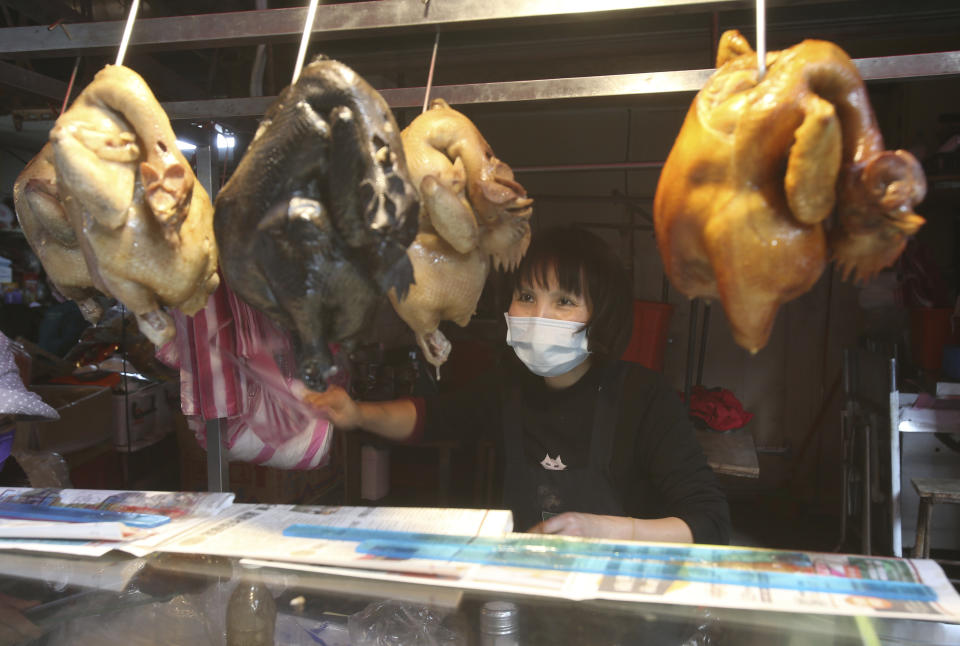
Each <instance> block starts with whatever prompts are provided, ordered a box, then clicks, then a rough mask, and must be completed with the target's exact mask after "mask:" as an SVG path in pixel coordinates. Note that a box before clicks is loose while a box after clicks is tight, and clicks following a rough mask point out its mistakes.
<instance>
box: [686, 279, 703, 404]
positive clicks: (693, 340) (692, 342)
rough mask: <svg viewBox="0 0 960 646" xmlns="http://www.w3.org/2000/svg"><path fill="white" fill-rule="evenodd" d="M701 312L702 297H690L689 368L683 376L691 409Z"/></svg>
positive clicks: (687, 400)
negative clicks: (698, 320) (695, 352)
mask: <svg viewBox="0 0 960 646" xmlns="http://www.w3.org/2000/svg"><path fill="white" fill-rule="evenodd" d="M699 312H700V299H699V298H691V299H690V323H689V327H688V329H687V370H686V372H685V373H684V377H683V401H684V404H686V406H687V410H688V411H689V410H690V382H691V381H692V380H693V351H694V348H695V347H696V344H697V316H698V315H699Z"/></svg>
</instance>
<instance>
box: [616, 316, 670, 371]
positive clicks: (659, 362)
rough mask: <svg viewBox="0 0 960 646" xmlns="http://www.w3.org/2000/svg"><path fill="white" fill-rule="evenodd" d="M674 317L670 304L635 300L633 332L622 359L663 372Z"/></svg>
mask: <svg viewBox="0 0 960 646" xmlns="http://www.w3.org/2000/svg"><path fill="white" fill-rule="evenodd" d="M672 315H673V305H671V304H669V303H658V302H654V301H641V300H635V301H634V302H633V332H632V334H631V335H630V343H628V344H627V349H626V350H625V351H624V353H623V357H622V359H623V360H624V361H633V362H635V363H639V364H640V365H643V366H646V367H647V368H650V369H651V370H656V371H657V372H662V371H663V353H664V349H665V348H666V346H667V333H668V332H669V331H670V317H671V316H672Z"/></svg>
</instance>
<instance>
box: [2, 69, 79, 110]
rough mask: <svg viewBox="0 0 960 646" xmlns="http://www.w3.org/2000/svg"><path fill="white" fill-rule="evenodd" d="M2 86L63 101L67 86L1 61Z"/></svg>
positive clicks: (61, 82)
mask: <svg viewBox="0 0 960 646" xmlns="http://www.w3.org/2000/svg"><path fill="white" fill-rule="evenodd" d="M0 85H5V86H7V87H12V88H16V89H17V90H22V91H25V92H30V93H32V94H37V95H39V96H44V97H47V98H49V99H57V100H58V101H62V100H63V97H64V95H65V94H66V93H67V84H66V83H64V82H63V81H58V80H57V79H55V78H51V77H49V76H46V75H44V74H38V73H36V72H33V71H31V70H28V69H26V68H24V67H20V66H18V65H14V64H13V63H7V62H5V61H0Z"/></svg>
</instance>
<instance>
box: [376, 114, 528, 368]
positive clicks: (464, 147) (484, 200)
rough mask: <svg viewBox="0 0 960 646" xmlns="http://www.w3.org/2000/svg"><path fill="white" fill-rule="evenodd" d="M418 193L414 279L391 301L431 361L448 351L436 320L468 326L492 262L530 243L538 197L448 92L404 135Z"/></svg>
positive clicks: (513, 261) (508, 259) (510, 258)
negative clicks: (448, 97) (517, 177)
mask: <svg viewBox="0 0 960 646" xmlns="http://www.w3.org/2000/svg"><path fill="white" fill-rule="evenodd" d="M401 136H402V138H403V148H404V152H405V153H406V156H407V168H408V170H409V171H410V177H411V179H412V180H413V183H414V185H415V186H416V187H417V189H418V191H419V193H420V203H421V208H420V230H419V233H418V234H417V237H416V239H415V240H414V242H413V244H411V245H410V247H409V248H408V249H407V255H408V257H409V258H410V261H411V263H413V269H414V278H415V281H416V282H415V284H413V285H411V286H410V292H409V293H408V294H407V296H406V297H405V298H403V299H400V298H398V297H397V294H396V292H395V291H391V292H390V293H389V297H390V302H391V303H392V304H393V307H394V309H395V310H396V311H397V314H399V315H400V318H402V319H403V320H404V322H406V324H407V325H409V326H410V328H411V329H412V330H413V332H414V334H415V335H416V338H417V343H418V344H419V345H420V348H421V349H422V350H423V352H424V356H425V357H426V359H427V361H429V362H430V363H431V364H433V365H434V366H437V367H439V366H440V365H442V364H443V363H444V362H445V361H446V360H447V357H448V356H449V354H450V349H451V348H450V342H449V341H448V340H447V339H446V337H445V336H444V335H443V333H442V332H440V330H439V328H438V326H439V325H440V322H441V321H453V322H455V323H456V324H457V325H460V326H465V325H466V324H467V323H468V322H469V321H470V317H471V316H473V313H474V311H475V310H476V308H477V301H478V300H479V299H480V293H481V292H482V291H483V285H484V283H485V282H486V279H487V274H488V273H489V269H490V263H491V261H492V263H493V265H494V266H495V267H503V268H505V269H508V270H510V269H513V268H514V267H516V265H517V263H519V262H520V259H521V258H523V254H524V253H525V252H526V250H527V246H529V244H530V216H531V215H532V214H533V206H532V204H533V200H531V199H530V198H528V197H527V192H526V190H524V188H523V186H521V185H520V184H519V183H517V182H516V181H515V180H514V177H513V171H512V170H511V169H510V167H509V166H508V165H507V164H505V163H504V162H502V161H500V160H499V159H497V157H496V156H495V155H494V154H493V150H492V149H491V148H490V144H488V143H487V142H486V140H485V139H484V138H483V135H481V134H480V131H479V130H478V129H477V127H476V126H475V125H474V124H473V122H471V121H470V120H469V119H468V118H467V117H466V116H464V115H463V114H462V113H460V112H458V111H456V110H454V109H453V108H451V107H450V106H449V105H448V104H447V102H446V101H444V100H443V99H434V100H433V101H432V102H431V104H430V109H429V110H427V111H426V112H424V113H423V114H421V115H420V116H418V117H417V118H416V119H414V120H413V122H412V123H411V124H410V125H409V126H407V128H405V129H404V131H403V133H402V134H401Z"/></svg>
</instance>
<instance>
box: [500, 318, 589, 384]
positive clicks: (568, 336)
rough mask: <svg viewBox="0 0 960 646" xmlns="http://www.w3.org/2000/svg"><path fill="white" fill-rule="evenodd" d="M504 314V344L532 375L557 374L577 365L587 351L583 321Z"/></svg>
mask: <svg viewBox="0 0 960 646" xmlns="http://www.w3.org/2000/svg"><path fill="white" fill-rule="evenodd" d="M503 316H504V318H506V319H507V345H509V346H510V347H512V348H513V351H514V352H516V353H517V357H518V358H519V359H520V361H522V362H523V363H524V365H525V366H527V368H528V369H529V370H530V372H532V373H533V374H535V375H540V376H541V377H557V376H559V375H562V374H564V373H567V372H570V371H571V370H573V369H574V368H576V367H577V366H579V365H580V364H581V363H583V362H584V360H586V358H587V355H589V354H590V351H589V350H587V331H586V329H585V328H586V324H585V323H580V322H577V321H561V320H558V319H545V318H539V317H535V316H510V315H509V314H506V313H504V315H503Z"/></svg>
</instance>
